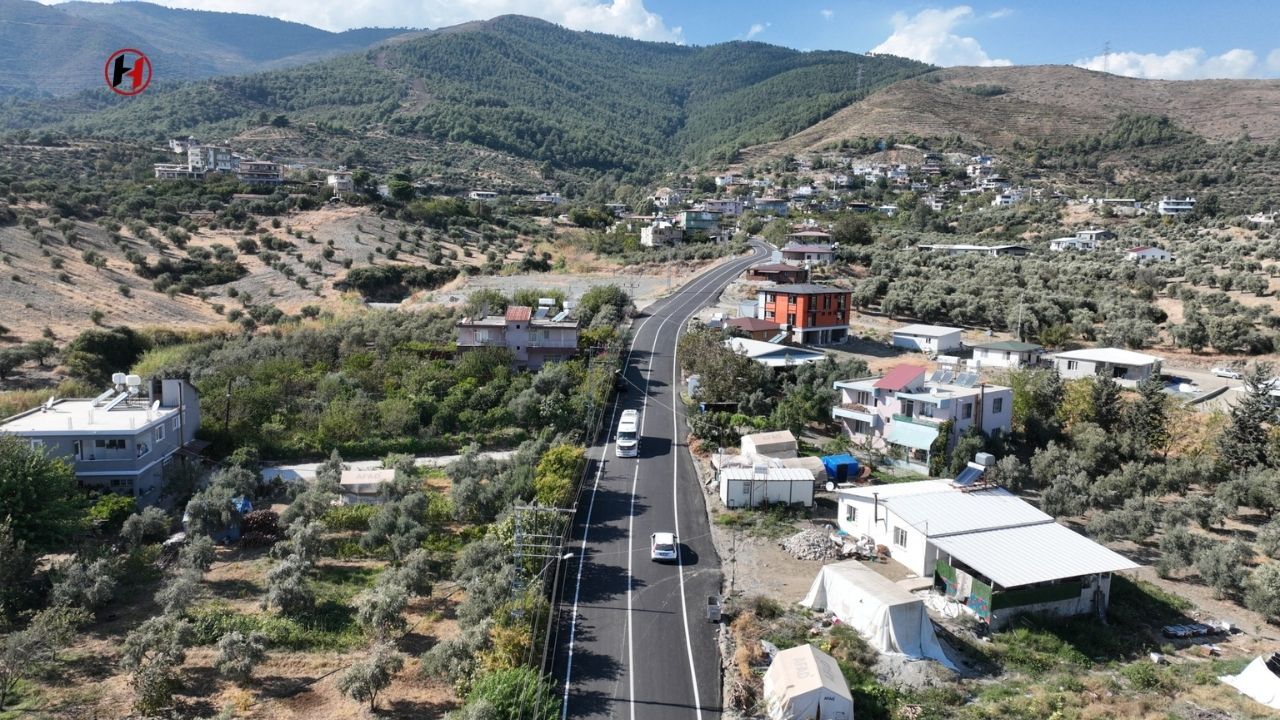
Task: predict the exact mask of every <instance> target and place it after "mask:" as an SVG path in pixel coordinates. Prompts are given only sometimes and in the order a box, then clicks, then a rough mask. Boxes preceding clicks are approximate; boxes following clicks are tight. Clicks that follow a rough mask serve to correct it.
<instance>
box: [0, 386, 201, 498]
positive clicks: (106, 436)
mask: <svg viewBox="0 0 1280 720" xmlns="http://www.w3.org/2000/svg"><path fill="white" fill-rule="evenodd" d="M113 379H115V380H117V382H116V383H115V385H114V387H112V388H110V389H108V390H107V391H105V392H103V393H102V394H101V395H99V396H98V397H96V398H92V399H75V400H70V399H68V400H57V399H50V400H49V402H46V403H45V404H44V405H41V406H40V407H38V408H35V409H33V410H28V411H26V412H24V413H20V414H18V415H14V416H13V417H10V418H7V419H6V420H4V421H3V422H0V433H4V434H7V435H16V436H18V437H20V438H22V439H23V440H26V441H27V442H28V443H30V444H31V447H33V448H38V449H41V450H43V451H44V452H45V453H47V454H48V455H50V456H52V457H59V458H63V459H65V460H66V461H67V462H69V463H71V465H72V467H73V468H74V470H75V474H76V479H77V480H78V481H79V482H80V484H81V485H83V486H87V487H96V488H100V489H102V490H109V491H111V492H115V493H119V494H122V495H132V496H134V497H137V498H139V499H140V500H144V502H145V501H154V500H155V499H156V497H157V496H158V495H159V490H160V486H161V484H162V482H163V479H164V477H163V475H164V468H165V467H166V466H167V465H168V464H169V463H170V462H171V461H172V459H173V456H174V454H175V453H177V452H178V451H179V450H181V449H183V448H184V447H186V446H187V445H188V444H189V443H191V442H192V441H193V440H195V435H196V431H197V430H199V429H200V403H199V400H198V398H197V397H196V391H195V388H193V387H191V385H190V384H189V383H187V381H185V380H181V379H163V380H161V379H158V378H157V379H155V380H152V381H151V382H150V383H149V385H148V388H147V389H144V388H143V385H142V381H141V379H140V378H139V377H138V376H136V375H127V376H126V375H124V374H123V373H116V376H115V377H114V378H113Z"/></svg>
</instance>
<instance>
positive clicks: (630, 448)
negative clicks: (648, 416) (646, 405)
mask: <svg viewBox="0 0 1280 720" xmlns="http://www.w3.org/2000/svg"><path fill="white" fill-rule="evenodd" d="M613 448H614V452H615V453H617V455H618V457H636V456H637V455H639V454H640V413H639V412H638V411H636V410H623V411H622V419H621V420H619V421H618V436H617V437H616V438H615V439H614V443H613Z"/></svg>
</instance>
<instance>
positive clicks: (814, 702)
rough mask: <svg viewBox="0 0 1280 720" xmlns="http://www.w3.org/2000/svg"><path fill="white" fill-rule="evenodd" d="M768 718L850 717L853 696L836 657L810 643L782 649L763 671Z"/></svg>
mask: <svg viewBox="0 0 1280 720" xmlns="http://www.w3.org/2000/svg"><path fill="white" fill-rule="evenodd" d="M764 701H765V705H766V706H767V707H768V708H769V718H770V720H853V695H851V694H850V693H849V684H848V683H846V682H845V680H844V675H843V674H841V672H840V666H839V665H838V664H837V663H836V660H835V658H833V657H831V656H830V655H828V654H826V653H824V652H822V651H821V650H819V649H817V648H815V647H814V646H812V645H807V644H806V645H798V646H796V647H793V648H789V649H787V650H783V651H782V652H780V653H778V654H777V656H775V657H774V658H773V662H772V663H770V665H769V671H768V672H766V673H765V674H764Z"/></svg>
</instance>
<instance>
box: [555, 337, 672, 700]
mask: <svg viewBox="0 0 1280 720" xmlns="http://www.w3.org/2000/svg"><path fill="white" fill-rule="evenodd" d="M650 317H653V316H652V315H648V316H645V318H644V319H643V320H641V321H640V323H639V324H638V325H637V326H636V330H635V332H636V335H637V336H638V335H639V334H640V329H641V328H643V327H644V326H645V325H646V324H648V322H649V318H650ZM635 350H636V341H635V337H632V339H631V347H630V348H628V349H627V361H626V363H624V364H623V368H624V369H625V368H626V367H629V366H630V365H631V355H632V353H634V352H635ZM624 371H625V370H624ZM617 416H618V397H617V395H614V398H613V410H612V411H611V412H610V413H609V425H610V427H612V426H613V425H614V424H615V422H616V421H617ZM608 454H609V443H605V444H604V445H603V446H602V447H601V448H600V464H599V465H598V466H597V467H596V478H595V482H594V483H593V484H592V486H591V500H590V501H589V502H588V503H587V517H586V520H585V521H584V522H583V525H582V545H581V547H580V548H579V549H578V576H577V579H576V580H574V584H573V614H572V615H570V616H569V654H568V657H567V659H566V660H565V666H564V697H563V698H562V700H561V702H560V718H561V720H565V719H566V718H568V717H569V689H570V688H571V687H573V646H574V642H575V641H576V639H577V635H578V599H579V596H580V595H581V594H582V568H583V566H584V565H585V564H586V562H587V537H588V536H589V535H590V534H591V511H592V510H594V509H595V507H596V491H597V490H599V489H600V477H601V475H603V474H604V464H605V458H606V457H607V456H608ZM628 623H629V621H628ZM634 694H635V693H634V692H633V693H632V695H634Z"/></svg>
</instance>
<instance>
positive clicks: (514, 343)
mask: <svg viewBox="0 0 1280 720" xmlns="http://www.w3.org/2000/svg"><path fill="white" fill-rule="evenodd" d="M552 310H553V309H551V308H548V309H544V308H539V309H538V313H537V315H535V314H534V311H533V308H531V307H529V306H528V305H512V306H511V307H509V308H507V311H506V313H504V314H502V315H485V316H484V317H481V318H463V319H462V320H460V321H459V322H458V325H457V331H458V352H465V351H468V350H473V349H475V348H481V347H500V348H506V349H507V350H510V351H511V354H512V356H513V358H514V361H515V362H514V364H515V366H516V367H520V368H529V369H531V370H537V369H538V368H540V367H542V366H543V365H545V364H546V363H549V362H556V361H561V360H568V359H569V358H571V357H573V355H574V353H576V352H577V350H578V321H577V320H572V319H568V317H567V313H564V312H561V313H557V314H555V315H554V316H551V311H552Z"/></svg>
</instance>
